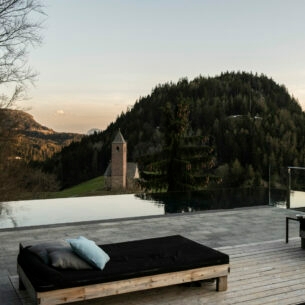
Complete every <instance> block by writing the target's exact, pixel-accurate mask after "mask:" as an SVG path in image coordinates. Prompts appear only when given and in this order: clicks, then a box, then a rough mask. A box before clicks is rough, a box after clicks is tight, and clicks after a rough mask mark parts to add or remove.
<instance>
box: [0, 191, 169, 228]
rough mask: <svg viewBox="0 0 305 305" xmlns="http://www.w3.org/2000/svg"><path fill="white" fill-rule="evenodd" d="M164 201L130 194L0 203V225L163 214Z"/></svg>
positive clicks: (17, 225)
mask: <svg viewBox="0 0 305 305" xmlns="http://www.w3.org/2000/svg"><path fill="white" fill-rule="evenodd" d="M163 214H164V205H163V204H160V203H156V202H154V201H151V200H142V199H140V198H138V197H136V196H135V195H133V194H128V195H113V196H96V197H74V198H61V199H43V200H26V201H11V202H3V203H0V229H3V228H15V227H26V226H38V225H49V224H61V223H72V222H82V221H93V220H106V219H119V218H127V217H139V216H153V215H163Z"/></svg>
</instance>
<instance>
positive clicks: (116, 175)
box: [111, 130, 127, 190]
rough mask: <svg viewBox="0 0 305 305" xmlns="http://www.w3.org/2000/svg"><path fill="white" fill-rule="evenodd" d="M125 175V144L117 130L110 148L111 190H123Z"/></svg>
mask: <svg viewBox="0 0 305 305" xmlns="http://www.w3.org/2000/svg"><path fill="white" fill-rule="evenodd" d="M126 175H127V143H126V141H125V140H124V138H123V136H122V134H121V131H120V130H119V131H118V133H117V135H116V137H115V138H114V140H113V142H112V147H111V188H112V189H116V190H119V189H125V188H126Z"/></svg>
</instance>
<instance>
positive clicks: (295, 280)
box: [13, 238, 305, 305]
mask: <svg viewBox="0 0 305 305" xmlns="http://www.w3.org/2000/svg"><path fill="white" fill-rule="evenodd" d="M219 250H221V251H223V252H225V253H227V254H229V255H230V264H231V273H230V275H229V277H228V290H227V291H224V292H216V291H215V282H214V283H212V282H205V283H202V286H201V287H185V286H171V287H165V288H157V289H153V290H150V291H141V292H135V293H128V294H124V295H119V296H113V297H106V298H103V299H98V300H93V301H84V302H77V303H71V304H78V305H81V304H88V305H89V304H90V305H93V304H94V305H97V304H101V303H102V304H104V305H119V304H128V305H135V304H137V305H140V304H143V305H144V304H145V305H152V304H161V305H162V304H164V305H165V304H166V305H174V304H175V305H177V304H181V305H182V304H183V305H184V304H190V305H192V304H196V305H197V304H208V305H211V304H215V305H216V304H217V305H218V304H245V305H250V304H251V305H256V304H257V305H262V304H264V305H267V304H279V305H281V304H283V305H284V304H285V305H288V304H300V303H302V302H305V250H302V249H301V247H300V239H299V238H293V239H291V240H290V242H289V244H286V243H285V242H284V240H278V241H270V242H263V243H255V244H246V245H240V246H233V247H222V248H219ZM13 281H14V282H15V283H16V284H14V286H15V285H17V277H15V279H14V280H13ZM18 293H19V294H20V292H18ZM20 297H21V299H23V300H24V302H23V304H33V303H31V302H29V299H28V298H27V296H26V295H25V294H24V292H21V295H20Z"/></svg>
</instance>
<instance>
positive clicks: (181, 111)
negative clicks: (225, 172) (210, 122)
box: [140, 100, 215, 192]
mask: <svg viewBox="0 0 305 305" xmlns="http://www.w3.org/2000/svg"><path fill="white" fill-rule="evenodd" d="M162 112H163V117H164V121H163V126H162V132H163V135H164V146H163V149H162V150H161V151H160V152H158V153H155V154H152V155H150V156H146V157H145V158H143V159H142V160H140V163H142V171H141V178H142V179H141V180H140V184H141V186H142V187H144V188H145V189H146V190H162V189H164V188H165V189H166V190H167V191H168V192H173V191H182V190H192V189H201V188H203V187H204V186H206V185H207V183H208V182H209V179H210V177H211V174H210V173H209V169H211V168H212V167H213V166H214V165H215V158H214V157H213V155H212V153H213V149H212V148H211V146H209V145H208V141H209V139H208V137H202V136H196V135H188V131H189V113H190V111H189V104H188V103H187V102H186V101H185V100H180V101H179V102H178V103H177V104H173V103H166V105H165V107H163V111H162ZM141 161H142V162H141Z"/></svg>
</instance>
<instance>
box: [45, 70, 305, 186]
mask: <svg viewBox="0 0 305 305" xmlns="http://www.w3.org/2000/svg"><path fill="white" fill-rule="evenodd" d="M181 100H184V101H186V102H187V103H188V105H189V108H190V126H191V128H190V130H189V131H188V132H189V134H195V135H207V136H210V138H211V139H212V140H213V145H214V147H215V152H216V157H217V164H216V172H217V174H219V175H221V176H222V177H223V183H224V184H225V185H231V186H232V185H235V186H236V185H241V184H260V183H263V181H264V180H267V178H268V168H269V166H271V167H272V168H278V169H280V168H281V167H283V166H305V164H304V160H305V153H304V148H305V116H304V113H303V112H302V109H301V107H300V105H299V103H298V102H297V101H296V100H295V99H294V98H293V97H292V96H291V95H289V93H288V91H287V89H286V88H285V87H284V86H283V85H279V84H277V83H276V82H275V81H273V80H272V79H270V78H268V77H267V76H265V75H253V74H250V73H244V72H237V73H235V72H234V73H233V72H231V73H229V72H227V73H223V74H221V75H220V76H216V77H203V76H199V77H197V78H195V79H194V80H191V81H189V80H187V79H181V80H179V81H178V82H177V83H166V84H160V85H158V86H156V87H155V88H154V89H153V90H152V92H151V94H150V95H148V96H146V97H141V98H139V100H138V101H136V102H135V104H134V106H133V107H132V108H131V109H128V110H127V111H126V112H125V113H122V114H121V115H119V116H118V118H117V120H116V121H115V122H113V123H111V124H110V125H109V126H108V128H107V129H106V130H105V131H103V132H101V133H96V134H94V135H92V136H89V137H85V138H83V140H82V141H81V142H80V143H73V144H72V145H70V146H69V147H66V148H64V149H63V150H62V152H61V154H58V155H56V156H55V157H54V158H53V159H51V160H49V161H48V163H46V164H45V168H49V169H51V168H52V169H55V170H56V171H57V174H58V175H59V177H60V179H61V181H62V185H63V186H64V187H66V186H69V185H73V184H76V183H78V182H80V181H83V180H86V179H89V178H91V177H93V176H96V175H100V174H103V172H104V170H105V168H106V167H107V164H108V162H109V160H110V144H111V142H112V140H113V138H114V135H115V133H116V132H117V130H118V129H119V128H120V129H121V132H122V134H123V135H124V137H125V139H126V140H127V142H128V159H129V160H130V161H139V160H140V159H141V156H143V155H145V154H147V153H150V152H154V151H156V150H158V149H160V146H161V145H162V139H163V134H162V129H161V128H159V127H160V126H161V124H162V122H161V118H162V115H161V106H163V105H164V104H165V103H166V102H169V103H177V102H178V101H181ZM228 177H229V179H227V178H228Z"/></svg>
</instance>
